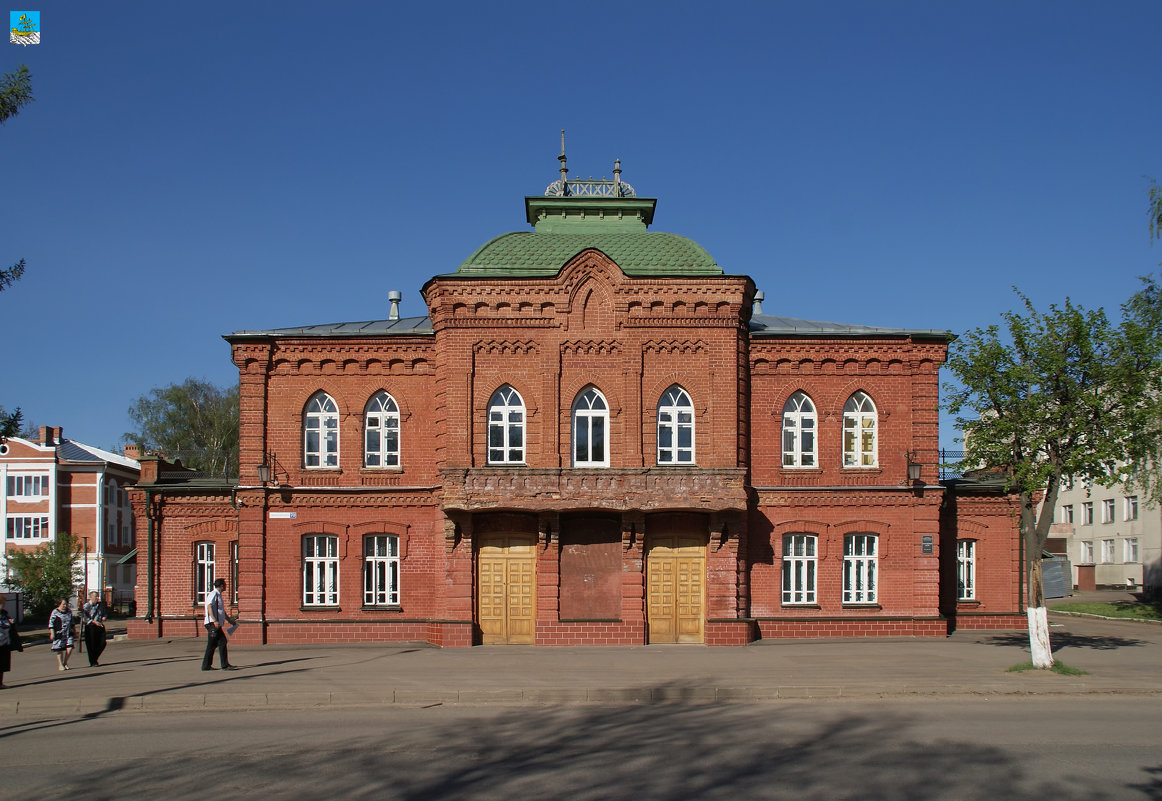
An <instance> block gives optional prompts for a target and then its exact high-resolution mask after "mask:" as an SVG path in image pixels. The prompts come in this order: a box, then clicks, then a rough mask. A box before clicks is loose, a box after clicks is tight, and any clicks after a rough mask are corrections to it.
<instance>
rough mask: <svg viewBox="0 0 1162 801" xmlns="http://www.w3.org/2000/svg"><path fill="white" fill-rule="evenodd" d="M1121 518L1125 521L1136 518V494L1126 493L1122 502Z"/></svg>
mask: <svg viewBox="0 0 1162 801" xmlns="http://www.w3.org/2000/svg"><path fill="white" fill-rule="evenodd" d="M1122 519H1124V520H1126V521H1130V520H1137V519H1138V496H1137V495H1127V496H1126V499H1125V501H1124V502H1123V510H1122Z"/></svg>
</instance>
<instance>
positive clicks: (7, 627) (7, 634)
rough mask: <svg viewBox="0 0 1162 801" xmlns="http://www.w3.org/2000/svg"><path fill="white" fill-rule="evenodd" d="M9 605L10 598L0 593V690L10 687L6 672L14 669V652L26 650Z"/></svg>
mask: <svg viewBox="0 0 1162 801" xmlns="http://www.w3.org/2000/svg"><path fill="white" fill-rule="evenodd" d="M7 605H8V599H7V598H5V597H4V596H3V595H0V690H6V689H8V687H7V685H5V684H4V674H5V673H7V672H8V671H10V670H12V652H13V651H23V650H24V645H23V644H22V643H21V642H20V633H19V632H18V631H16V624H15V623H13V622H12V618H10V617H9V616H8V609H7V608H6V607H7Z"/></svg>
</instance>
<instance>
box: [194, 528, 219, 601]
mask: <svg viewBox="0 0 1162 801" xmlns="http://www.w3.org/2000/svg"><path fill="white" fill-rule="evenodd" d="M213 587H214V543H212V542H197V543H194V603H195V604H204V603H205V602H206V596H208V595H209V594H210V592H211V591H212V589H213Z"/></svg>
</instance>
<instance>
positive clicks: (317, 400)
mask: <svg viewBox="0 0 1162 801" xmlns="http://www.w3.org/2000/svg"><path fill="white" fill-rule="evenodd" d="M303 463H304V464H305V465H306V466H307V467H338V466H339V407H337V406H336V405H335V401H334V399H333V398H332V397H331V396H330V395H328V394H327V393H326V392H316V393H315V394H314V395H312V396H311V399H310V400H309V401H307V408H306V411H305V412H304V413H303Z"/></svg>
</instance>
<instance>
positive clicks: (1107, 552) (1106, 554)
mask: <svg viewBox="0 0 1162 801" xmlns="http://www.w3.org/2000/svg"><path fill="white" fill-rule="evenodd" d="M1113 561H1114V541H1113V539H1111V538H1106V539H1103V540H1102V541H1101V563H1102V564H1103V565H1108V564H1111V563H1112V562H1113Z"/></svg>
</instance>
